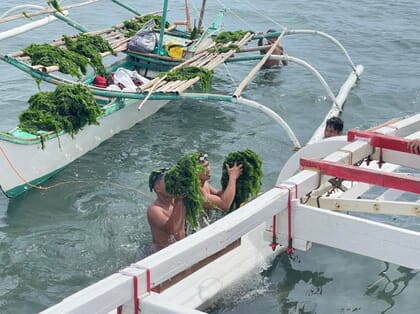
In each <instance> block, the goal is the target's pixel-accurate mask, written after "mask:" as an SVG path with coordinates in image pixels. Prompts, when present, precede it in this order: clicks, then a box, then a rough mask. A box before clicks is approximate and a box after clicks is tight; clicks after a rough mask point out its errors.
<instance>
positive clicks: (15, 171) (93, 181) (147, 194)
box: [0, 146, 150, 197]
mask: <svg viewBox="0 0 420 314" xmlns="http://www.w3.org/2000/svg"><path fill="white" fill-rule="evenodd" d="M0 152H1V153H2V155H3V157H4V158H5V159H6V161H7V163H8V164H9V166H10V168H11V169H12V170H13V172H14V173H15V174H16V176H17V177H18V178H19V179H21V180H22V182H23V183H25V184H26V185H27V186H29V187H31V188H33V189H36V190H41V191H47V190H51V189H53V188H57V187H59V186H61V185H65V184H80V183H86V184H107V185H113V186H116V187H119V188H121V189H125V190H128V191H133V192H137V193H139V194H141V195H143V196H146V197H150V193H145V192H143V191H141V190H139V189H136V188H133V187H130V186H127V185H123V184H119V183H113V182H109V181H103V180H67V181H62V182H59V183H56V184H53V185H50V186H40V185H35V184H32V183H31V182H29V180H27V179H25V177H23V176H22V175H21V174H20V173H19V171H18V170H17V169H16V167H15V166H14V165H13V163H12V162H11V160H10V159H9V157H8V156H7V153H6V152H5V151H4V149H3V148H2V147H1V146H0ZM2 191H3V193H5V191H4V190H3V189H2ZM5 194H6V193H5ZM6 196H7V195H6Z"/></svg>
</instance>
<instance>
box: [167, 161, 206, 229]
mask: <svg viewBox="0 0 420 314" xmlns="http://www.w3.org/2000/svg"><path fill="white" fill-rule="evenodd" d="M199 155H200V154H199V153H190V154H187V155H185V156H184V157H182V158H181V159H180V160H179V161H178V163H177V164H176V165H175V166H173V167H172V168H170V169H169V170H168V171H167V172H166V173H165V189H166V192H167V193H168V194H170V195H184V205H185V209H186V220H187V223H188V224H189V225H190V226H192V227H198V225H199V224H198V218H199V216H200V214H201V213H202V212H203V204H202V198H203V197H202V194H201V189H200V187H201V182H200V174H201V173H203V172H204V171H205V169H204V167H203V166H202V165H200V163H199V162H198V158H199Z"/></svg>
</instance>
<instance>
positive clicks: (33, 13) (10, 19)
mask: <svg viewBox="0 0 420 314" xmlns="http://www.w3.org/2000/svg"><path fill="white" fill-rule="evenodd" d="M98 1H102V0H89V1H86V2H81V3H75V4H72V5H68V6H65V7H62V8H61V9H62V10H63V11H64V10H68V9H73V8H77V7H81V6H84V5H88V4H91V3H95V2H98ZM55 12H57V10H56V9H52V8H51V9H50V8H45V9H43V10H39V11H36V12H29V13H25V14H23V13H21V14H17V15H11V16H7V17H4V18H2V19H0V24H1V23H5V22H10V21H13V20H18V19H22V18H28V17H33V16H38V15H43V14H49V13H55Z"/></svg>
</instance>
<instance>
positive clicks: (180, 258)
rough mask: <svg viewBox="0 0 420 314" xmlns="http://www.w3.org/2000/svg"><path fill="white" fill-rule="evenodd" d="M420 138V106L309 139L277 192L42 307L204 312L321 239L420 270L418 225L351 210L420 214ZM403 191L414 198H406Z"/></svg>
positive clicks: (84, 310)
mask: <svg viewBox="0 0 420 314" xmlns="http://www.w3.org/2000/svg"><path fill="white" fill-rule="evenodd" d="M419 136H420V114H417V115H415V116H412V117H409V118H406V119H401V120H398V121H394V122H392V123H388V124H387V125H385V126H382V127H379V128H377V129H375V130H374V131H360V130H351V131H350V132H349V133H348V135H347V137H344V138H343V137H338V138H331V139H325V140H321V141H318V142H316V143H313V144H310V145H308V146H306V147H304V148H302V149H301V150H300V151H298V152H297V153H296V154H295V155H293V156H292V157H291V159H290V160H289V162H287V163H286V164H285V168H283V169H282V171H281V174H280V176H279V179H278V181H277V183H276V185H275V186H274V187H273V188H272V189H270V190H269V191H267V192H265V193H263V194H262V195H260V196H258V197H257V198H255V199H254V200H252V201H250V202H248V203H247V204H245V205H244V206H243V207H241V208H239V209H237V210H236V211H234V212H232V213H230V214H229V215H227V216H224V217H223V218H221V219H220V220H217V221H216V222H214V223H213V224H211V225H209V226H207V227H205V228H203V229H201V230H199V231H198V232H196V233H194V234H192V235H190V236H188V237H186V238H185V239H183V240H182V241H179V242H176V243H174V244H172V245H170V246H169V247H167V248H165V249H163V250H161V251H159V252H157V253H155V254H153V255H151V256H149V257H146V258H145V259H143V260H141V261H139V262H136V263H134V264H132V265H130V266H128V267H126V268H124V269H123V270H121V271H120V272H118V273H115V274H113V275H111V276H109V277H107V278H105V279H103V280H101V281H99V282H97V283H95V284H93V285H92V286H89V287H87V288H85V289H83V290H81V291H79V292H77V293H76V294H74V295H72V296H69V297H67V298H65V299H64V300H62V301H61V302H60V303H58V304H56V305H54V306H52V307H51V308H49V309H46V310H45V311H43V312H42V313H45V314H47V313H91V312H95V313H132V312H134V313H138V311H140V312H141V313H204V312H202V310H203V308H205V305H206V303H207V302H209V301H210V300H212V298H214V297H216V296H217V295H218V294H220V293H223V292H224V291H226V289H229V287H230V285H232V284H233V283H234V282H237V281H238V280H240V279H241V278H243V277H244V276H247V275H248V274H249V273H250V272H255V271H257V270H258V269H260V268H261V267H264V266H266V265H267V264H268V263H270V261H271V260H272V259H273V258H274V257H275V256H277V255H278V254H280V253H282V254H286V253H289V254H292V253H293V250H303V251H306V250H309V249H310V248H311V244H312V243H318V244H321V245H327V246H330V247H334V248H339V249H342V250H346V251H349V252H354V253H357V254H362V255H365V256H368V257H371V258H375V259H379V260H383V261H387V262H390V263H395V264H397V265H401V266H404V267H408V268H413V269H419V268H420V260H419V258H418V256H419V254H420V233H419V232H416V231H412V230H406V229H403V228H398V227H395V226H390V225H387V224H383V223H378V222H375V221H371V220H369V219H363V218H359V217H355V216H352V215H351V214H349V213H342V212H343V211H344V212H350V213H351V212H358V211H362V212H366V213H375V214H378V213H380V214H392V215H413V216H419V215H420V212H419V206H418V201H419V195H420V178H419V177H418V175H417V176H415V175H411V174H410V172H414V173H417V174H418V173H419V170H420V155H415V154H414V153H411V152H410V151H409V150H408V147H407V143H408V139H410V138H418V137H419ZM333 142H334V143H335V144H332V143H333ZM337 143H338V144H337ZM296 163H297V165H298V166H297V167H296ZM399 167H404V173H395V172H394V171H395V170H397V169H398V168H399ZM378 187H380V188H382V189H384V190H380V193H379V194H380V195H378V196H377V197H375V198H374V199H366V198H364V197H363V195H366V193H365V192H366V191H368V190H371V189H374V190H375V189H376V190H378ZM404 193H410V195H409V196H411V197H408V198H406V199H411V201H407V200H404V197H403V200H399V199H398V198H400V197H401V195H402V194H404ZM376 194H378V192H376ZM413 197H414V200H413ZM284 252H286V253H284Z"/></svg>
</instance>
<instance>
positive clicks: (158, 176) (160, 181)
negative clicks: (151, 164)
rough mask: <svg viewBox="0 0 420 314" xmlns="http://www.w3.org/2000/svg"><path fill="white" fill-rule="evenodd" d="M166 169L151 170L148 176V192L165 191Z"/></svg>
mask: <svg viewBox="0 0 420 314" xmlns="http://www.w3.org/2000/svg"><path fill="white" fill-rule="evenodd" d="M168 170H169V169H168V168H157V169H153V170H152V172H151V173H150V176H149V188H150V192H152V191H153V190H154V191H155V192H156V193H159V192H164V191H165V180H164V177H165V172H166V171H168Z"/></svg>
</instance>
